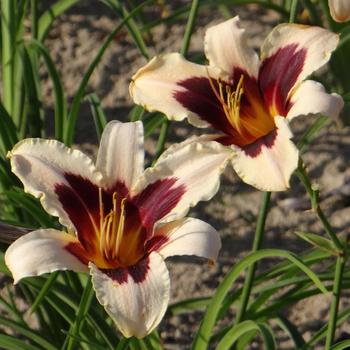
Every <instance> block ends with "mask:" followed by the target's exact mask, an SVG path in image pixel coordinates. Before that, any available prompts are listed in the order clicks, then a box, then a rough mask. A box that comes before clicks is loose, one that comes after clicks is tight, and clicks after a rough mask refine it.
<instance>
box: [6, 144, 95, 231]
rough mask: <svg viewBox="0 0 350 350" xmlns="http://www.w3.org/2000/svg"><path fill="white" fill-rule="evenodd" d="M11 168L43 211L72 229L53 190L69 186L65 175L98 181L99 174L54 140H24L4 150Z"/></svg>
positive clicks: (88, 162)
mask: <svg viewBox="0 0 350 350" xmlns="http://www.w3.org/2000/svg"><path fill="white" fill-rule="evenodd" d="M8 157H9V158H10V160H11V169H12V171H13V172H14V173H15V174H16V175H17V176H18V177H19V179H20V180H21V181H22V183H23V185H24V189H25V191H26V192H28V193H30V194H32V195H33V196H35V197H37V198H40V201H41V203H42V205H43V207H44V208H45V210H46V211H47V212H48V213H49V214H51V215H54V216H58V217H59V219H60V222H61V224H62V225H64V226H66V227H70V228H72V229H73V228H74V227H73V224H72V223H71V221H70V219H69V217H68V214H67V213H66V212H65V210H64V209H63V207H62V204H61V203H60V201H59V199H58V196H57V194H56V193H55V189H56V188H57V186H58V185H65V186H67V187H70V185H69V183H68V181H67V178H66V176H67V175H73V176H75V177H80V178H82V179H86V180H87V181H90V182H91V183H93V184H99V183H100V181H101V179H102V174H101V173H99V172H98V171H97V170H96V167H95V165H94V164H93V162H92V160H91V159H90V158H89V157H87V156H86V155H85V154H84V153H82V152H80V151H79V150H72V149H70V148H67V147H66V146H64V144H63V143H60V142H58V141H55V140H42V139H26V140H23V141H21V142H19V143H18V144H16V145H15V147H14V148H13V149H12V150H11V151H10V152H9V153H8Z"/></svg>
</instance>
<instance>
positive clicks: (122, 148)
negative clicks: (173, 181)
mask: <svg viewBox="0 0 350 350" xmlns="http://www.w3.org/2000/svg"><path fill="white" fill-rule="evenodd" d="M96 166H97V169H98V170H99V171H101V172H102V174H103V175H104V181H105V186H106V187H108V188H112V187H114V186H115V184H116V183H122V184H124V185H125V186H126V187H127V188H131V187H132V186H133V185H134V183H135V182H136V180H137V179H138V177H139V176H140V175H141V174H142V173H143V170H144V149H143V127H142V123H141V122H135V123H120V122H117V121H112V122H110V123H108V124H107V126H106V127H105V129H104V131H103V134H102V138H101V143H100V148H99V151H98V155H97V165H96Z"/></svg>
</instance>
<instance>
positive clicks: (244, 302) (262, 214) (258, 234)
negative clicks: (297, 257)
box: [236, 192, 271, 324]
mask: <svg viewBox="0 0 350 350" xmlns="http://www.w3.org/2000/svg"><path fill="white" fill-rule="evenodd" d="M270 197H271V192H264V193H263V198H262V204H261V207H260V210H259V216H258V221H257V224H256V229H255V236H254V241H253V247H252V253H254V252H256V251H258V250H259V249H260V246H261V242H262V237H263V233H264V228H265V222H266V217H267V213H268V208H269V203H270ZM256 265H257V264H256V263H254V264H252V265H250V266H249V268H248V272H247V276H246V278H245V281H244V285H243V290H242V299H241V307H240V309H239V311H238V314H237V318H236V324H238V323H240V322H241V321H242V320H243V319H244V316H245V313H246V310H247V306H248V302H249V297H250V292H251V290H252V286H253V280H254V275H255V270H256Z"/></svg>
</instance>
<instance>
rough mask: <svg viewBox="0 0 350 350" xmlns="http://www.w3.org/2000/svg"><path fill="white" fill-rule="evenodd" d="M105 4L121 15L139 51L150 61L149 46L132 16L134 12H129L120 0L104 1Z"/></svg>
mask: <svg viewBox="0 0 350 350" xmlns="http://www.w3.org/2000/svg"><path fill="white" fill-rule="evenodd" d="M103 2H105V3H107V4H108V5H109V6H110V7H111V8H112V9H113V10H114V11H116V12H117V13H119V15H120V16H121V17H122V18H123V20H124V21H125V26H126V27H127V29H128V32H129V33H130V35H131V36H132V38H133V39H134V42H135V44H136V46H137V48H138V49H139V51H140V53H141V55H142V56H144V57H145V58H146V59H149V55H148V50H147V45H146V43H145V41H144V40H143V36H142V33H141V31H140V28H139V26H138V25H137V23H136V22H135V21H134V19H133V18H132V17H133V15H131V13H132V12H133V11H132V12H129V11H128V10H127V9H126V8H125V6H123V5H122V4H121V2H120V1H118V0H104V1H103Z"/></svg>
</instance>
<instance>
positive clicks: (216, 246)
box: [154, 218, 221, 262]
mask: <svg viewBox="0 0 350 350" xmlns="http://www.w3.org/2000/svg"><path fill="white" fill-rule="evenodd" d="M162 237H164V243H163V244H161V245H159V246H158V247H157V249H156V250H157V251H158V253H159V254H160V255H162V257H163V258H164V259H166V258H167V257H169V256H175V255H196V256H199V257H202V258H206V259H209V260H210V261H212V262H214V261H215V260H216V259H217V256H218V254H219V250H220V248H221V240H220V236H219V234H218V232H217V231H216V230H215V229H214V228H213V227H212V226H211V225H209V224H207V223H206V222H204V221H202V220H198V219H194V218H186V219H184V220H179V221H175V222H171V223H168V224H164V225H162V226H160V227H159V228H158V229H157V230H156V232H155V234H154V239H155V240H156V241H159V242H162V240H161V238H162Z"/></svg>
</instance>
